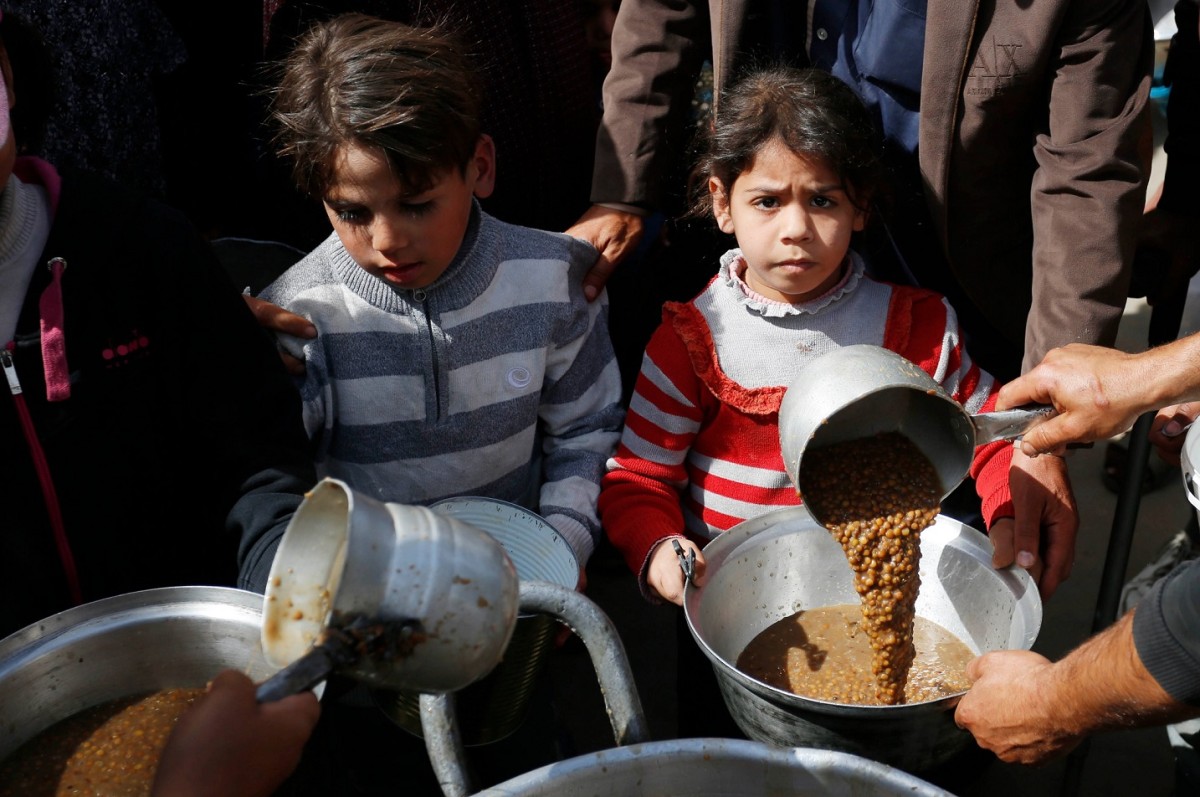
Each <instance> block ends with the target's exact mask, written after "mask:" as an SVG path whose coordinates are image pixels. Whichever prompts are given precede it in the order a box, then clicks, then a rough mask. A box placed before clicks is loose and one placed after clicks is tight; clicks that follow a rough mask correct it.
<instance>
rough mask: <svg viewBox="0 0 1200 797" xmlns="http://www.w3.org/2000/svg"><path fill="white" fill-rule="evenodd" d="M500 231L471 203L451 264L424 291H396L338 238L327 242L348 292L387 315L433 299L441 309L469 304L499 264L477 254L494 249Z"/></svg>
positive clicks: (330, 254)
mask: <svg viewBox="0 0 1200 797" xmlns="http://www.w3.org/2000/svg"><path fill="white" fill-rule="evenodd" d="M499 238H500V230H499V226H498V225H497V223H496V221H495V219H493V218H492V217H491V216H489V215H487V214H486V213H484V212H483V209H482V208H481V207H480V205H479V200H477V199H473V200H472V201H471V215H470V219H469V220H468V222H467V231H466V233H465V234H464V235H463V240H462V244H461V245H460V246H459V248H458V253H457V254H455V256H454V260H452V261H451V263H450V265H449V266H448V267H447V268H446V270H445V272H443V273H442V275H441V276H440V277H438V278H437V280H436V281H434V282H433V283H431V284H430V285H427V286H425V287H424V288H416V289H412V288H397V287H395V286H393V285H390V284H389V283H387V282H386V281H384V280H381V279H379V278H378V277H376V276H375V275H373V274H370V273H368V272H367V271H366V270H364V269H362V268H360V267H359V266H358V264H357V263H355V262H354V259H353V258H351V257H350V253H349V252H347V251H346V249H345V247H343V246H342V245H341V242H340V241H339V240H338V238H337V235H336V234H334V235H331V236H330V238H329V240H328V241H327V242H326V243H327V245H328V246H329V247H330V248H329V258H330V261H331V263H332V264H333V269H334V273H335V274H336V275H337V277H338V279H339V280H341V281H342V282H343V283H345V285H346V286H347V287H349V288H350V290H352V291H354V292H355V293H356V294H358V295H359V296H361V297H362V298H363V299H365V300H366V301H368V302H370V303H371V304H373V305H375V306H376V307H379V308H381V309H383V310H387V311H389V312H396V311H399V310H402V309H404V308H406V307H411V306H412V305H414V304H421V303H423V302H425V301H426V300H427V299H428V298H429V297H433V296H436V297H437V302H438V305H439V306H440V307H442V308H447V307H459V306H463V305H466V304H469V303H470V302H471V301H472V300H474V299H475V298H476V297H478V296H479V294H480V293H482V292H483V290H484V289H485V288H486V287H487V285H488V284H489V283H490V282H491V280H492V277H493V275H494V274H495V271H496V268H497V265H498V263H497V262H496V259H495V258H485V257H480V256H479V253H480V252H482V251H486V250H487V249H489V248H491V247H492V246H495V245H496V244H497V243H498V241H499Z"/></svg>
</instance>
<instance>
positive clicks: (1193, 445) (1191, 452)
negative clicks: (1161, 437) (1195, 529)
mask: <svg viewBox="0 0 1200 797" xmlns="http://www.w3.org/2000/svg"><path fill="white" fill-rule="evenodd" d="M1179 464H1180V467H1181V470H1182V472H1183V491H1184V492H1185V493H1187V500H1188V503H1189V504H1191V505H1192V508H1193V509H1194V510H1196V515H1197V517H1200V483H1197V482H1198V479H1197V476H1196V468H1197V466H1200V423H1198V424H1192V427H1191V428H1190V429H1188V431H1187V437H1185V438H1183V450H1182V451H1180V452H1179Z"/></svg>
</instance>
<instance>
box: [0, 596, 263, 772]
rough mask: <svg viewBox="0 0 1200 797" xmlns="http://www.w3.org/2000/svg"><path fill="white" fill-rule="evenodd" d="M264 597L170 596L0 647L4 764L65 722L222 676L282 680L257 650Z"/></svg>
mask: <svg viewBox="0 0 1200 797" xmlns="http://www.w3.org/2000/svg"><path fill="white" fill-rule="evenodd" d="M262 604H263V598H262V595H258V594H256V593H253V592H245V591H243V590H238V589H230V588H225V587H164V588H161V589H151V590H145V591H142V592H131V593H128V594H125V595H117V596H114V597H111V598H104V599H102V600H98V601H94V602H92V603H87V604H84V605H83V606H76V607H75V608H73V609H68V610H66V611H64V612H60V613H59V614H56V615H53V616H51V617H47V618H46V619H44V620H40V621H38V622H36V623H33V624H32V625H29V626H27V627H25V628H24V629H22V630H20V631H17V632H16V633H14V634H12V635H10V636H8V637H6V638H5V639H3V640H0V717H3V718H4V721H3V722H0V759H3V758H4V757H6V756H7V755H9V754H10V753H12V752H13V751H14V750H16V749H17V748H18V747H20V746H21V745H22V744H24V743H25V742H27V741H28V740H30V739H32V738H33V737H34V736H36V735H37V734H39V733H41V732H42V731H43V730H45V729H46V728H48V727H50V726H51V725H53V724H54V723H56V722H58V721H59V720H64V719H66V718H67V717H70V716H72V715H74V714H77V713H79V712H80V711H83V710H84V709H87V708H91V707H92V706H95V705H99V704H101V703H105V702H108V701H110V700H116V699H118V698H122V697H128V696H130V695H136V694H140V693H143V692H153V691H157V690H160V689H172V688H192V687H201V686H204V685H205V684H206V683H208V681H209V680H211V679H212V677H213V676H214V675H216V674H217V673H218V672H220V671H221V670H223V669H227V668H234V669H238V670H241V671H242V672H244V673H246V674H247V675H248V676H250V678H252V679H254V680H255V681H260V680H263V679H264V678H266V677H268V676H269V675H271V674H272V673H273V672H275V669H276V668H275V667H274V666H272V665H271V664H269V663H268V662H267V660H266V658H265V657H264V656H263V652H262V647H261V646H260V644H259V634H260V631H259V629H260V626H261V624H262Z"/></svg>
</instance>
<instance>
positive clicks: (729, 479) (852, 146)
mask: <svg viewBox="0 0 1200 797" xmlns="http://www.w3.org/2000/svg"><path fill="white" fill-rule="evenodd" d="M707 143H708V146H707V153H706V154H705V156H704V157H703V159H702V161H701V163H700V164H699V170H698V171H699V174H700V175H701V177H703V178H706V182H705V183H703V184H702V188H706V189H707V190H706V191H704V192H703V196H702V198H701V199H700V200H699V203H698V210H699V211H700V212H707V211H710V210H711V212H712V214H713V216H714V217H715V218H716V221H717V225H718V227H719V228H720V229H721V231H722V232H725V233H728V234H731V235H733V236H735V237H736V239H737V243H738V248H736V249H732V250H730V251H729V252H726V253H725V255H724V256H723V257H722V258H721V263H720V271H719V273H718V274H717V276H716V277H715V278H714V279H713V280H712V281H711V282H710V283H709V284H708V287H707V288H705V290H704V291H702V292H701V293H700V294H699V295H698V296H697V297H696V298H694V299H693V300H692V301H691V302H689V303H687V304H677V303H670V304H667V305H666V306H665V307H664V310H663V322H662V324H661V325H660V326H659V328H658V330H657V331H656V332H655V333H654V335H653V337H652V338H651V340H650V343H649V344H648V346H647V348H646V354H645V358H644V360H643V364H642V369H641V373H640V375H639V377H638V381H637V384H636V386H635V388H634V396H633V399H632V401H631V404H630V407H629V411H628V415H627V418H626V425H625V430H624V432H623V435H622V438H621V443H620V446H619V447H618V449H617V452H616V455H615V456H614V457H613V458H612V459H611V460H610V461H609V463H608V473H607V475H606V476H605V478H604V481H603V484H602V490H601V494H600V501H599V509H600V513H601V518H602V523H603V527H604V530H605V532H606V534H607V535H608V537H609V538H610V539H611V540H612V542H613V544H614V545H615V546H616V547H617V549H618V550H620V551H621V552H622V554H623V555H624V557H625V561H626V563H627V564H628V565H629V567H630V568H631V569H632V570H633V572H634V573H636V574H637V575H638V580H639V584H640V586H641V588H642V592H643V594H644V595H646V597H648V598H650V599H664V600H667V601H672V602H674V603H677V604H682V599H683V586H684V576H683V572H682V569H681V568H680V566H679V562H678V558H677V555H676V552H675V550H674V547H673V545H672V544H670V541H671V540H676V541H678V542H680V543H681V544H682V546H683V547H684V548H685V549H696V550H697V555H696V576H697V580H698V581H702V580H703V574H704V556H703V554H702V553H700V552H699V550H698V549H699V547H700V546H702V545H703V544H704V543H705V542H706V541H708V540H710V539H712V538H713V537H715V536H716V535H717V534H719V533H720V532H722V531H724V530H725V529H728V528H730V527H732V526H734V525H736V524H738V523H740V522H742V521H744V520H747V519H749V518H753V517H755V516H757V515H760V514H763V513H765V512H769V511H771V510H775V509H779V508H782V507H786V506H792V505H795V504H796V503H797V502H798V498H797V495H796V490H795V488H794V487H793V485H792V484H791V483H790V481H789V480H788V477H787V474H786V472H785V471H784V467H783V459H782V456H781V454H780V448H779V437H778V434H779V433H778V410H779V403H780V401H781V399H782V398H783V394H784V390H785V388H786V386H787V385H788V384H789V383H790V382H791V381H792V378H793V375H794V374H796V373H797V372H798V371H799V369H800V368H802V367H803V366H804V365H805V363H806V362H807V361H808V360H809V359H811V358H812V357H815V356H817V355H819V354H822V353H824V352H826V351H829V350H831V349H834V348H837V347H840V346H847V345H850V344H856V343H869V344H874V345H879V346H884V347H887V348H889V349H892V350H893V351H896V352H898V353H900V354H902V355H904V356H905V357H907V358H908V359H910V360H912V361H913V362H915V363H917V364H918V365H920V366H921V367H922V368H924V369H925V370H926V371H927V372H928V373H929V374H930V375H932V376H933V377H934V378H935V379H937V380H938V382H939V383H941V384H942V385H943V386H944V387H945V388H946V390H947V392H948V393H949V394H950V395H951V396H953V397H954V399H955V400H957V401H959V402H961V403H962V404H963V405H964V406H965V407H966V409H967V410H968V412H971V413H978V412H985V411H987V410H989V409H990V408H991V407H992V406H993V404H994V403H995V395H994V394H995V392H996V390H997V389H998V385H997V384H996V383H995V380H993V378H992V377H991V376H990V375H989V374H987V373H986V372H984V371H982V370H981V369H980V368H979V367H978V366H977V365H975V363H973V362H972V361H971V358H970V357H969V356H968V354H967V352H966V350H965V348H964V347H963V342H962V336H961V334H960V331H959V326H958V321H957V319H956V317H955V314H954V311H953V309H951V307H950V306H949V304H948V303H947V302H946V300H945V299H944V298H942V297H941V296H939V295H937V294H934V293H932V292H930V291H928V290H923V289H917V288H910V287H903V286H899V285H891V284H887V283H883V282H878V281H875V280H873V279H871V278H870V277H868V276H866V274H865V273H864V267H863V262H862V260H861V259H860V258H859V256H858V255H857V254H856V253H855V252H854V251H852V250H851V248H850V244H851V239H852V237H853V235H854V233H856V232H859V231H861V230H863V229H864V227H865V225H866V224H867V221H868V207H869V204H870V202H871V200H872V198H873V197H874V195H875V194H876V192H877V191H878V189H879V184H880V180H881V171H882V170H881V166H880V160H879V148H878V145H877V141H876V137H875V134H874V129H873V126H872V123H871V119H870V117H869V115H868V113H867V111H866V109H865V108H864V107H863V105H862V104H861V103H860V102H859V100H858V98H857V97H856V96H855V95H854V93H853V92H852V91H851V90H850V89H849V88H848V87H847V86H846V85H845V84H843V83H841V82H840V81H839V80H838V79H837V78H834V77H832V76H830V75H828V74H826V73H823V72H820V71H816V70H796V69H791V68H782V67H781V68H773V69H768V70H765V71H759V72H756V73H753V74H751V75H749V76H747V77H746V78H745V79H743V80H742V81H741V82H740V83H738V84H737V85H736V86H735V87H734V88H733V89H732V90H731V91H729V92H728V93H727V94H725V95H724V96H723V97H722V101H721V104H720V106H719V108H718V111H717V115H716V118H715V119H714V121H713V126H712V129H711V131H710V133H709V140H708V142H707ZM1012 457H1013V454H1012V449H1011V447H1010V446H1007V445H1005V444H1003V443H994V444H991V445H989V446H985V447H982V448H980V449H979V450H978V451H977V452H976V456H975V461H974V463H973V466H972V468H971V475H972V476H973V477H974V478H975V479H976V484H977V489H978V492H979V496H980V498H981V499H982V512H983V517H984V520H985V521H986V523H987V524H988V527H989V528H991V529H992V531H993V533H995V532H996V531H997V529H999V530H1001V534H1000V537H1001V538H1003V539H1004V540H1007V541H1011V539H1012V535H1013V528H1012V523H1013V517H1012V516H1013V515H1014V509H1013V496H1012V494H1011V493H1010V490H1009V481H1008V470H1009V465H1010V462H1011V460H1012ZM1038 473H1039V475H1037V476H1035V479H1034V481H1037V482H1040V483H1041V486H1042V487H1044V488H1045V489H1046V491H1047V492H1045V493H1040V494H1039V495H1041V496H1042V498H1041V499H1038V500H1045V499H1044V496H1046V495H1051V496H1055V497H1058V498H1061V497H1062V496H1066V497H1068V498H1069V496H1070V489H1069V487H1068V486H1067V482H1066V472H1065V467H1064V466H1063V465H1062V463H1061V460H1060V461H1059V462H1058V463H1056V464H1051V463H1046V467H1045V468H1044V469H1042V470H1039V471H1038ZM1022 483H1023V484H1024V482H1022ZM1034 492H1036V491H1030V495H1031V504H1033V503H1035V501H1034V499H1032V494H1033V493H1034ZM1021 497H1023V495H1019V496H1018V498H1021ZM1060 504H1061V502H1060ZM1061 505H1065V506H1068V507H1069V508H1070V509H1073V503H1072V502H1070V501H1066V503H1065V504H1061ZM1039 512H1041V513H1042V514H1043V515H1045V514H1046V511H1045V509H1044V507H1040V506H1034V507H1033V509H1032V513H1031V514H1030V515H1026V516H1025V517H1026V518H1031V520H1030V522H1031V523H1032V524H1033V526H1034V527H1035V528H1036V523H1037V517H1038V513H1039ZM1050 514H1051V515H1053V514H1054V513H1050ZM1067 514H1070V513H1069V512H1068V513H1067ZM1059 517H1061V514H1060V515H1059ZM1063 525H1064V526H1070V524H1069V523H1063ZM1069 531H1070V535H1069V536H1070V539H1071V541H1072V545H1073V539H1074V536H1073V532H1074V529H1073V528H1070V529H1069ZM664 543H666V544H664ZM1034 550H1036V548H1034ZM1005 555H1006V554H1004V553H1002V552H1001V551H1000V549H999V547H998V550H997V564H998V565H1002V564H1009V563H1010V562H1011V552H1009V553H1008V554H1007V556H1008V559H1009V561H1000V560H1001V559H1002V558H1003V557H1004V556H1005ZM1022 559H1023V560H1022V561H1021V562H1020V563H1021V564H1022V565H1023V566H1027V567H1028V566H1031V565H1032V564H1033V562H1032V561H1030V560H1029V557H1028V556H1025V555H1024V554H1023V556H1022ZM1067 566H1068V567H1069V561H1068V562H1067ZM1035 577H1036V574H1035Z"/></svg>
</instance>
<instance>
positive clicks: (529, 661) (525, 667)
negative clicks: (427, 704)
mask: <svg viewBox="0 0 1200 797" xmlns="http://www.w3.org/2000/svg"><path fill="white" fill-rule="evenodd" d="M429 508H430V509H432V510H433V511H434V512H437V513H439V514H443V515H448V516H449V517H453V518H455V519H457V520H461V521H463V522H464V523H469V524H470V525H472V526H474V527H475V528H477V529H480V530H482V531H485V532H487V533H488V534H489V535H490V536H491V537H493V538H495V540H496V541H497V542H499V543H500V544H501V545H502V546H503V547H504V551H505V553H507V554H508V557H509V559H511V560H512V563H513V566H514V567H516V569H517V576H518V577H519V578H520V579H521V581H522V582H530V581H541V582H547V583H550V584H557V585H559V586H562V587H565V588H567V589H572V590H573V589H575V588H576V586H578V584H579V564H578V561H577V560H576V559H575V553H574V551H572V549H571V544H570V543H568V542H567V541H566V539H565V538H564V537H563V536H562V535H561V534H559V533H558V532H557V531H556V530H555V529H554V527H553V526H551V525H550V524H549V523H547V522H546V521H545V520H544V519H543V518H541V517H539V516H538V515H537V514H535V513H533V512H530V511H529V510H528V509H525V508H524V507H521V506H518V505H516V504H512V503H509V502H507V501H501V500H499V499H496V498H486V497H481V496H461V497H458V498H447V499H445V500H443V501H438V502H437V503H435V504H431V505H430V507H429ZM521 608H524V607H521ZM558 628H559V625H558V622H557V621H556V620H555V618H554V617H552V616H550V615H549V614H541V613H530V612H522V613H521V614H520V615H519V616H518V617H517V622H516V625H515V626H514V628H513V632H512V638H511V639H510V640H509V643H508V647H506V648H505V650H504V654H503V655H504V660H503V661H501V662H500V663H499V664H497V665H496V667H495V669H493V670H492V671H491V672H490V673H488V675H487V676H486V677H484V678H481V679H480V680H478V681H476V682H475V683H473V684H471V685H470V686H468V687H467V688H466V689H464V690H463V691H462V692H461V693H460V694H458V695H457V697H456V700H455V703H456V706H457V710H458V719H459V732H460V733H461V734H462V738H463V743H464V744H466V745H481V744H490V743H492V742H496V741H499V740H500V739H503V738H505V737H506V736H509V735H510V734H512V733H513V732H514V731H516V729H517V728H518V727H520V725H521V722H522V721H523V720H524V719H525V714H526V710H527V709H528V706H529V699H530V697H531V696H532V694H533V691H534V688H535V687H536V686H537V682H538V674H539V673H540V672H541V670H542V668H543V666H544V665H545V663H546V660H547V658H548V656H549V654H550V652H551V650H552V649H553V645H554V635H555V633H556V632H557V631H558ZM372 697H373V699H374V700H375V703H376V704H377V705H378V706H379V707H380V708H381V709H382V710H383V711H384V713H386V714H387V715H388V716H389V717H391V718H392V720H393V721H394V722H396V723H397V724H398V725H399V726H400V727H402V728H404V729H405V730H406V731H408V732H409V733H412V734H414V735H417V736H423V735H424V733H423V731H422V728H421V705H420V701H419V699H418V694H417V692H416V691H414V690H410V689H401V690H392V689H377V690H374V691H373V692H372Z"/></svg>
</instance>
